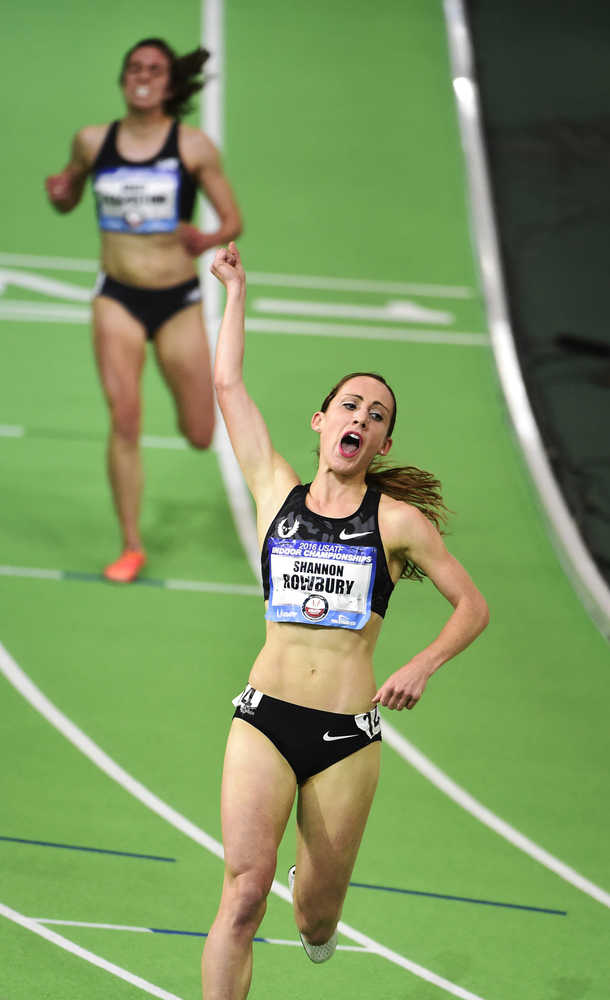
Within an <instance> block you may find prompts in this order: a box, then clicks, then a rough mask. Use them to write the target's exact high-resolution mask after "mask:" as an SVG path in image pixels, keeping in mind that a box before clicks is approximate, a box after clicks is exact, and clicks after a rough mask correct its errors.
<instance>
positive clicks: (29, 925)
mask: <svg viewBox="0 0 610 1000" xmlns="http://www.w3.org/2000/svg"><path fill="white" fill-rule="evenodd" d="M0 916H2V917H6V919H7V920H11V921H12V922H13V923H14V924H19V925H20V926H21V927H24V928H25V929H26V930H28V931H32V933H34V934H38V935H39V937H42V938H45V939H46V940H47V941H50V942H51V944H55V945H57V946H58V947H59V948H63V949H64V951H69V952H71V953H72V954H73V955H76V956H77V957H78V958H82V959H84V960H85V962H90V963H91V965H97V966H98V968H100V969H103V970H104V971H105V972H110V973H111V974H112V975H113V976H117V977H118V978H119V979H124V980H125V982H127V983H131V985H132V986H137V987H138V989H140V990H144V992H145V993H148V994H150V996H153V997H159V1000H181V998H180V997H178V996H176V994H175V993H169V992H168V991H167V990H162V989H161V988H160V987H159V986H155V985H154V983H149V982H148V980H146V979H142V977H141V976H136V975H134V973H133V972H128V971H127V969H122V968H121V966H120V965H115V964H114V962H108V961H107V960H106V959H105V958H101V957H100V956H99V955H95V954H94V953H93V952H92V951H88V949H87V948H81V947H80V945H78V944H74V942H73V941H70V940H69V939H68V938H65V937H63V936H62V935H61V934H57V933H56V932H55V931H50V930H49V929H48V928H47V927H44V926H43V924H39V923H37V922H36V921H35V920H32V919H31V918H30V917H24V916H23V914H22V913H18V912H17V910H13V909H11V907H10V906H5V905H4V903H0Z"/></svg>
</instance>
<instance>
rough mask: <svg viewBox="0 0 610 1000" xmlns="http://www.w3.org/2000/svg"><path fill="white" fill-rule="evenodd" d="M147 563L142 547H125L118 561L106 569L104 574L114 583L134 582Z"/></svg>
mask: <svg viewBox="0 0 610 1000" xmlns="http://www.w3.org/2000/svg"><path fill="white" fill-rule="evenodd" d="M145 563H146V556H145V555H144V553H143V552H142V551H141V549H125V551H124V552H123V553H122V554H121V555H120V556H119V558H118V559H117V561H116V562H113V563H110V566H106V569H105V570H104V576H105V577H106V579H107V580H112V582H113V583H133V581H134V580H135V579H136V578H137V576H138V574H139V572H140V570H141V569H142V567H143V566H144V565H145Z"/></svg>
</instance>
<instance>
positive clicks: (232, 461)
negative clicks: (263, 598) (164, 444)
mask: <svg viewBox="0 0 610 1000" xmlns="http://www.w3.org/2000/svg"><path fill="white" fill-rule="evenodd" d="M223 19H224V12H223V4H222V0H206V2H205V3H204V5H203V10H202V21H201V23H202V25H203V36H202V40H201V44H202V45H203V46H204V47H205V48H207V49H209V50H210V52H211V53H212V55H211V57H210V63H209V70H208V72H209V74H210V76H211V79H210V81H209V83H207V84H206V86H205V88H204V90H203V100H202V102H201V128H202V129H203V131H204V132H205V133H206V134H207V135H209V136H210V138H211V139H212V140H213V141H214V142H215V144H216V145H217V146H218V148H219V149H222V146H223V123H224V64H225V46H224V32H223ZM203 221H204V229H205V230H206V231H208V230H213V229H215V228H216V226H217V225H218V217H217V215H216V213H215V212H214V209H213V207H212V206H211V204H210V203H209V202H208V201H206V202H205V208H204V217H203ZM213 259H214V252H213V251H209V252H208V253H206V254H204V255H203V257H202V258H201V264H200V272H199V273H200V277H201V283H202V287H203V301H204V308H205V326H206V332H207V335H208V340H209V343H210V354H211V356H212V358H214V355H215V353H216V341H217V338H218V329H219V326H220V317H221V312H222V308H221V292H220V282H218V281H217V280H216V278H214V277H213V275H212V274H211V273H210V265H211V263H212V260H213ZM215 408H216V431H215V434H214V451H215V452H216V455H217V457H218V465H219V467H220V474H221V476H222V480H223V483H224V485H225V492H226V496H227V500H228V502H229V507H230V508H231V514H232V517H233V523H234V525H235V530H236V532H237V536H238V538H239V540H240V542H241V545H242V548H243V549H244V551H245V553H246V557H247V560H248V564H249V566H250V568H251V569H252V572H253V573H254V577H255V579H256V580H258V581H259V582H260V579H261V575H260V565H259V563H260V557H259V552H258V541H257V538H256V532H254V535H252V533H251V532H250V531H249V530H248V525H249V524H250V523H251V521H252V520H253V517H254V512H253V506H252V500H251V498H250V493H249V491H248V489H247V487H246V484H245V482H244V479H243V477H242V474H241V471H240V469H239V466H238V464H237V460H236V458H235V455H234V452H233V448H232V447H231V442H230V441H229V435H228V432H227V428H226V426H225V422H224V419H223V417H222V414H221V412H220V409H219V407H218V403H216V405H215Z"/></svg>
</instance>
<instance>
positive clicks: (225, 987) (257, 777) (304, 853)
mask: <svg viewBox="0 0 610 1000" xmlns="http://www.w3.org/2000/svg"><path fill="white" fill-rule="evenodd" d="M212 271H213V273H214V274H215V275H216V277H217V278H218V279H219V280H220V281H222V283H223V284H224V285H225V286H226V289H227V302H226V307H225V313H224V318H223V321H222V325H221V328H220V334H219V339H218V347H217V352H216V362H215V369H214V377H215V385H216V391H217V394H218V401H219V404H220V407H221V409H222V413H223V416H224V419H225V422H226V425H227V429H228V431H229V435H230V438H231V443H232V445H233V449H234V451H235V454H236V457H237V459H238V461H239V463H240V466H241V469H242V472H243V474H244V477H245V479H246V482H247V483H248V486H249V488H250V490H251V492H252V495H253V497H254V499H255V501H256V506H257V515H258V537H259V543H260V545H261V549H262V578H263V590H264V594H265V598H266V600H267V610H266V614H265V617H266V619H267V632H266V639H265V643H264V646H263V648H262V650H261V651H260V653H259V654H258V656H257V658H256V660H255V662H254V666H253V667H252V670H251V672H250V676H249V682H248V684H247V686H246V688H245V689H244V691H242V692H241V693H240V694H239V695H238V696H237V697H236V698H235V700H234V705H235V706H236V709H235V714H234V718H233V723H232V725H231V729H230V732H229V738H228V742H227V749H226V755H225V762H224V771H223V779H222V804H221V811H222V831H223V843H224V851H225V876H224V885H223V890H222V898H221V902H220V908H219V910H218V914H217V916H216V919H215V921H214V924H213V926H212V928H211V930H210V932H209V935H208V938H207V941H206V945H205V950H204V956H203V995H204V1000H243V998H244V997H245V996H246V995H247V993H248V990H249V988H250V981H251V976H252V940H253V938H254V935H255V933H256V930H257V928H258V926H259V925H260V922H261V920H262V918H263V915H264V913H265V908H266V898H267V895H268V893H269V891H270V888H271V884H272V881H273V878H274V876H275V869H276V862H277V848H278V845H279V843H280V840H281V838H282V836H283V834H284V830H285V828H286V823H287V821H288V817H289V816H290V812H291V809H292V805H293V802H294V799H295V796H296V795H297V794H298V802H297V846H296V865H295V866H293V867H292V868H291V869H290V872H289V875H288V881H289V885H290V887H291V889H292V891H293V900H294V913H295V919H296V923H297V927H298V929H299V933H300V936H301V941H302V943H303V947H304V949H305V951H306V953H307V955H308V956H309V958H310V959H311V961H313V962H316V963H319V962H324V961H326V960H327V959H329V958H330V957H331V956H332V954H333V952H334V950H335V946H336V941H337V923H338V921H339V918H340V915H341V910H342V907H343V901H344V898H345V894H346V892H347V887H348V884H349V881H350V876H351V873H352V869H353V866H354V863H355V860H356V854H357V851H358V848H359V845H360V840H361V838H362V834H363V832H364V827H365V823H366V820H367V817H368V814H369V809H370V806H371V802H372V799H373V795H374V792H375V788H376V786H377V778H378V772H379V758H380V748H381V742H380V741H381V725H380V719H379V710H378V705H384V706H386V707H387V708H390V709H398V710H401V709H403V708H407V709H413V708H414V707H415V705H416V704H417V702H418V701H419V699H420V698H421V696H422V694H423V692H424V689H425V687H426V684H427V682H428V680H429V678H430V677H431V675H432V674H433V673H435V671H436V670H438V669H439V667H441V666H442V664H443V663H446V662H447V660H449V659H451V658H452V657H453V656H456V655H457V653H459V652H461V650H463V649H465V648H466V646H468V645H469V644H470V643H471V642H472V641H473V640H474V639H475V638H476V636H477V635H478V634H479V633H480V632H481V631H482V630H483V629H484V628H485V626H486V624H487V621H488V612H487V605H486V603H485V600H484V599H483V597H482V596H481V594H480V593H479V591H478V590H477V588H476V587H475V585H474V583H473V582H472V580H471V579H470V577H469V576H468V574H467V573H466V571H465V569H464V568H463V567H462V566H461V565H460V563H459V562H458V561H457V560H456V559H454V558H453V556H451V555H450V553H449V552H448V551H447V549H446V548H445V545H444V544H443V541H442V538H441V536H440V533H439V531H438V525H439V522H440V521H441V520H442V518H443V514H444V511H445V507H444V504H443V501H442V498H441V495H440V484H439V483H438V481H437V480H436V479H434V478H433V476H431V475H430V474H429V473H427V472H423V471H422V470H420V469H416V468H413V467H410V466H408V467H397V468H387V467H385V466H383V465H382V466H381V467H380V466H379V464H378V461H377V456H381V457H382V458H383V457H384V456H386V455H387V454H388V452H389V450H390V447H391V445H392V438H391V435H392V430H393V427H394V421H395V418H396V399H395V397H394V393H393V392H392V390H391V389H390V387H389V386H388V384H387V382H386V381H385V379H383V378H382V377H381V376H380V375H375V374H371V373H356V374H352V375H348V376H345V377H344V378H343V379H341V381H340V382H338V383H337V385H335V386H334V387H333V389H331V391H330V392H329V393H328V395H327V396H326V398H325V399H324V401H323V403H322V405H321V407H320V410H319V411H317V412H316V413H314V415H313V417H312V419H311V427H312V429H313V430H314V431H315V432H316V433H317V434H318V435H319V438H320V452H319V456H320V457H319V463H318V469H317V472H316V475H315V478H314V480H313V482H312V483H310V484H308V485H303V484H302V483H301V482H300V480H299V477H298V476H297V474H296V473H295V472H294V470H293V469H292V468H291V466H290V465H289V464H288V462H286V461H285V459H284V458H282V456H281V455H279V454H278V453H277V452H276V451H275V450H274V448H273V444H272V442H271V439H270V436H269V432H268V430H267V427H266V425H265V422H264V420H263V418H262V416H261V413H260V412H259V410H258V408H257V407H256V405H255V403H254V402H253V401H252V399H251V398H250V396H249V395H248V393H247V390H246V387H245V385H244V382H243V375H242V365H243V355H244V315H245V299H246V276H245V273H244V270H243V267H242V264H241V260H240V257H239V253H238V251H237V248H236V246H235V244H234V243H231V244H230V245H229V249H228V250H226V249H223V250H218V251H217V253H216V256H215V259H214V263H213V265H212ZM294 383H295V399H296V396H297V394H298V371H297V370H296V369H295V371H294ZM401 576H402V577H407V578H421V577H424V576H427V577H429V578H430V579H431V580H432V582H433V584H434V585H435V587H436V588H437V590H438V591H439V592H440V593H441V594H442V596H443V597H445V598H446V600H447V601H448V602H449V604H450V605H452V608H453V612H452V614H451V615H450V617H449V619H448V621H447V623H446V624H445V626H444V627H443V629H442V630H441V632H440V633H439V635H438V636H437V637H436V638H434V639H433V641H432V642H431V643H430V645H428V646H427V647H426V648H425V649H423V650H421V651H420V652H417V653H416V654H415V655H414V656H412V657H411V658H410V659H409V660H408V662H407V663H406V664H405V665H404V666H401V667H399V669H398V670H396V671H395V672H394V673H393V674H391V676H390V677H389V678H388V679H387V680H386V681H384V683H383V684H382V685H381V686H380V687H377V685H376V683H375V679H374V674H373V651H374V648H375V644H376V642H377V638H378V636H379V632H380V630H381V625H382V623H383V617H384V615H385V611H386V608H387V604H388V601H389V599H390V596H391V593H392V590H393V588H394V585H395V584H396V583H397V582H398V580H399V579H400V577H401Z"/></svg>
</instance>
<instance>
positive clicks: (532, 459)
mask: <svg viewBox="0 0 610 1000" xmlns="http://www.w3.org/2000/svg"><path fill="white" fill-rule="evenodd" d="M443 6H444V11H445V20H446V23H447V35H448V39H449V52H450V56H451V63H452V73H453V89H454V93H455V100H456V106H457V112H458V119H459V124H460V131H461V135H462V145H463V148H464V156H465V160H466V170H467V175H468V184H469V189H470V210H471V218H472V228H473V231H474V237H475V244H476V247H477V250H478V257H479V266H480V274H481V282H482V285H483V291H484V293H485V300H486V305H487V315H488V320H489V328H490V333H491V341H492V347H493V351H494V355H495V359H496V367H497V369H498V374H499V376H500V382H501V385H502V389H503V392H504V396H505V399H506V403H507V406H508V410H509V413H510V417H511V421H512V424H513V427H514V429H515V432H516V435H517V439H518V441H519V444H520V446H521V450H522V452H523V454H524V456H525V460H526V462H527V465H528V468H529V471H530V475H531V476H532V479H533V480H534V484H535V486H536V489H537V491H538V495H539V497H540V500H541V502H542V505H543V509H544V511H545V513H546V516H547V519H548V523H549V525H550V528H551V537H552V539H553V542H554V544H555V548H556V550H557V553H558V555H559V558H560V561H561V563H562V565H563V568H564V569H565V571H566V573H567V575H568V577H569V579H570V580H571V582H572V584H573V586H574V587H575V589H576V591H577V593H578V594H579V596H580V598H581V600H582V602H583V604H584V605H585V607H586V608H587V610H588V612H589V614H590V615H591V617H592V618H593V620H594V621H595V623H596V625H597V626H598V628H599V629H600V631H601V632H602V634H603V635H604V636H606V638H608V637H610V589H609V588H608V586H607V584H606V581H605V580H604V578H603V577H602V575H601V573H600V572H599V570H598V568H597V566H596V565H595V562H594V561H593V559H592V558H591V555H590V554H589V551H588V549H587V547H586V546H585V544H584V542H583V540H582V536H581V534H580V532H579V530H578V527H577V525H576V522H575V521H574V518H573V517H572V515H571V513H570V511H569V509H568V506H567V504H566V502H565V500H564V498H563V495H562V493H561V490H560V489H559V486H558V484H557V481H556V479H555V476H554V475H553V470H552V468H551V465H550V462H549V460H548V457H547V454H546V451H545V449H544V445H543V443H542V438H541V436H540V432H539V430H538V425H537V424H536V420H535V418H534V414H533V411H532V408H531V405H530V401H529V399H528V396H527V391H526V388H525V383H524V381H523V375H522V373H521V367H520V365H519V359H518V356H517V351H516V349H515V341H514V336H513V332H512V329H511V325H510V319H509V314H508V307H507V300H506V292H505V288H504V280H503V275H502V265H501V261H500V252H499V246H498V236H497V231H496V222H495V218H494V211H493V203H492V198H491V193H490V184H489V176H488V171H487V162H486V154H485V145H484V141H483V134H482V129H481V113H480V102H479V92H478V86H477V81H476V76H475V70H474V62H473V55H472V44H471V40H470V31H469V26H468V21H467V18H466V14H465V10H464V4H463V2H462V0H443Z"/></svg>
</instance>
